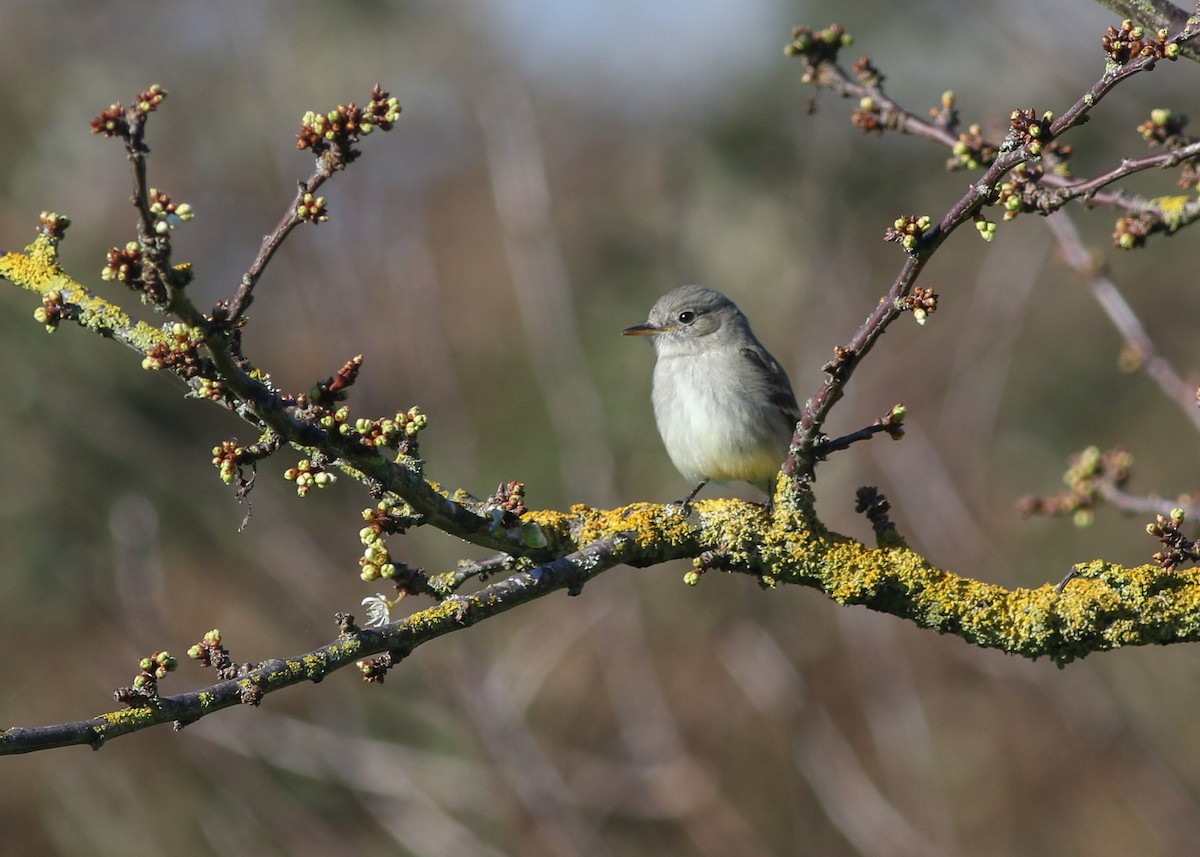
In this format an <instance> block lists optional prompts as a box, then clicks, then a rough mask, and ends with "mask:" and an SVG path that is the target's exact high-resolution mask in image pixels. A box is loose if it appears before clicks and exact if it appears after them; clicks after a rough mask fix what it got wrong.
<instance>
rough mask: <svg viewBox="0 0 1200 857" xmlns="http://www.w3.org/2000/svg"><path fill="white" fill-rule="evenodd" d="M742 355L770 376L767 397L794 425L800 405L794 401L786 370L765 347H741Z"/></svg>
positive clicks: (798, 414)
mask: <svg viewBox="0 0 1200 857" xmlns="http://www.w3.org/2000/svg"><path fill="white" fill-rule="evenodd" d="M742 356H743V357H745V358H746V359H747V360H749V361H751V362H752V363H756V364H757V365H758V366H760V367H762V369H763V370H764V371H765V372H766V373H767V374H768V375H769V376H770V378H771V390H770V392H769V393H768V399H769V401H770V402H771V404H773V405H774V406H775V407H777V408H778V409H779V411H780V413H782V414H783V415H784V416H786V417H787V418H788V420H789V421H790V422H791V423H792V424H793V425H795V424H796V423H798V422H799V421H800V405H799V404H797V402H796V394H795V393H793V392H792V382H791V381H790V380H788V375H787V372H785V371H784V370H783V367H782V366H780V365H779V361H778V360H776V359H775V358H774V357H772V356H771V354H770V352H768V351H767V350H766V349H765V348H762V347H758V348H754V347H747V348H743V349H742Z"/></svg>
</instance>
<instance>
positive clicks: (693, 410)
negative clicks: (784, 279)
mask: <svg viewBox="0 0 1200 857" xmlns="http://www.w3.org/2000/svg"><path fill="white" fill-rule="evenodd" d="M622 334H623V335H625V336H646V337H650V342H651V343H652V344H653V345H654V351H655V356H656V360H655V363H654V380H653V388H652V392H651V400H652V401H653V403H654V417H655V420H656V422H657V423H658V432H659V434H660V435H661V436H662V440H663V445H664V446H665V447H666V449H667V455H668V456H670V458H671V462H672V463H673V464H674V465H675V468H676V469H677V470H678V471H679V472H680V473H681V474H683V476H684V478H685V479H687V480H689V481H691V482H697V483H699V484H697V485H696V487H695V488H694V489H693V490H692V492H691V493H690V494H688V496H687V497H686V498H685V499H683V500H681V501H678V502H679V505H680V506H681V507H682V510H683V513H684V514H685V515H686V514H689V513H690V509H691V503H692V500H694V499H695V497H696V495H697V494H698V493H700V490H701V489H702V488H703V487H704V486H705V485H707V484H708V483H709V482H736V481H744V482H749V483H750V484H751V485H754V486H756V487H758V488H761V489H762V490H763V491H765V492H766V493H767V496H768V498H770V497H771V496H772V485H773V482H774V479H775V474H777V473H778V472H779V468H780V466H781V464H782V463H783V460H784V459H785V458H786V457H787V453H788V446H789V444H790V443H791V438H792V433H793V432H794V431H795V428H796V423H797V422H798V421H799V419H800V407H799V405H797V404H796V394H795V393H794V392H793V391H792V383H791V381H790V380H788V375H787V372H785V371H784V369H783V367H782V366H781V365H780V364H779V361H778V360H776V359H775V358H774V357H772V356H771V352H769V351H767V349H766V348H764V347H763V345H762V343H761V342H759V341H758V338H757V337H756V336H755V335H754V332H753V331H752V330H751V329H750V322H749V320H747V318H746V316H745V315H744V314H743V313H742V311H741V310H740V309H738V307H737V305H736V304H735V303H734V302H733V301H731V300H730V299H729V298H727V297H726V296H725V295H723V294H721V292H718V291H717V290H715V289H710V288H707V287H705V286H696V285H688V286H680V287H679V288H677V289H674V290H673V291H670V292H667V293H666V294H665V295H663V296H662V297H661V298H659V299H658V300H657V301H656V302H655V303H654V306H653V307H651V309H650V315H649V317H648V318H647V319H646V321H644V322H642V323H641V324H636V325H634V326H633V327H627V328H625V330H623V331H622ZM769 505H770V500H769V499H768V506H769Z"/></svg>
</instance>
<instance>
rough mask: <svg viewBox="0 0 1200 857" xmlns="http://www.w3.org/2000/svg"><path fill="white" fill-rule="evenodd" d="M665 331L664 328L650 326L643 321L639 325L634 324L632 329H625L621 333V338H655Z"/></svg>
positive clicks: (654, 325)
mask: <svg viewBox="0 0 1200 857" xmlns="http://www.w3.org/2000/svg"><path fill="white" fill-rule="evenodd" d="M664 330H666V328H665V327H659V326H658V325H656V324H651V323H650V322H648V321H644V322H642V323H641V324H635V325H634V326H633V327H627V328H625V329H624V330H622V331H621V335H622V336H657V335H658V334H660V333H662V332H663V331H664Z"/></svg>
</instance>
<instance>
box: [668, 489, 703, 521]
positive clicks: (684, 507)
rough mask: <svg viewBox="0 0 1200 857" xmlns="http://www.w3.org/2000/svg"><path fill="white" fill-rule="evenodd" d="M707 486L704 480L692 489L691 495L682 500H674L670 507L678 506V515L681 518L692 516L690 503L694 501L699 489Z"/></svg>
mask: <svg viewBox="0 0 1200 857" xmlns="http://www.w3.org/2000/svg"><path fill="white" fill-rule="evenodd" d="M707 484H708V480H707V479H705V480H704V481H703V482H701V483H700V484H699V485H697V486H696V487H695V488H693V489H692V493H691V494H688V495H687V496H686V497H684V498H683V499H682V500H676V501H675V502H674V503H672V504H671V505H672V506H678V507H679V512H680V514H682V515H683V517H685V518H686V517H687V516H688V515H690V514H692V501H693V500H695V499H696V495H697V494H699V493H700V489H701V488H703V487H704V486H705V485H707Z"/></svg>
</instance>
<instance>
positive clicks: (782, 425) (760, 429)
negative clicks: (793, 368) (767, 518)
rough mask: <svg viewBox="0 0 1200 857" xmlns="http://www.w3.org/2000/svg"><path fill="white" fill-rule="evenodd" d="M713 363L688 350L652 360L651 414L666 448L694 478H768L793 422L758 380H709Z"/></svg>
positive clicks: (763, 480)
mask: <svg viewBox="0 0 1200 857" xmlns="http://www.w3.org/2000/svg"><path fill="white" fill-rule="evenodd" d="M713 363H714V357H713V356H711V355H689V356H687V357H681V358H671V359H669V360H662V359H660V360H659V361H658V362H657V363H656V364H655V369H654V394H653V398H654V415H655V417H656V419H657V420H658V430H659V433H660V434H661V435H662V439H663V444H664V445H665V446H666V448H667V454H668V455H669V456H670V457H671V461H672V462H673V463H674V465H675V467H676V468H677V469H678V470H679V472H680V473H682V474H683V475H684V476H685V477H686V478H687V479H689V480H690V481H692V482H701V481H704V480H713V481H716V482H733V481H746V482H751V483H754V484H756V485H763V484H766V483H768V482H769V481H770V480H771V478H772V477H773V476H774V475H775V473H776V472H777V471H778V470H779V467H780V465H781V464H782V463H783V460H784V458H786V457H787V450H788V443H789V442H790V440H791V434H792V426H791V425H789V424H788V421H787V418H786V417H784V416H783V415H782V414H780V412H779V411H778V409H777V408H775V406H773V405H772V404H771V403H770V402H769V401H768V400H767V394H768V390H766V389H763V387H762V384H759V386H758V387H756V388H750V389H746V388H745V387H741V388H738V387H736V386H734V385H730V384H714V383H712V377H713V376H712V367H713ZM668 372H669V373H670V374H669V375H668ZM667 377H670V378H671V381H670V383H668V382H667V381H665V380H664V379H665V378H667ZM668 415H669V416H668Z"/></svg>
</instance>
